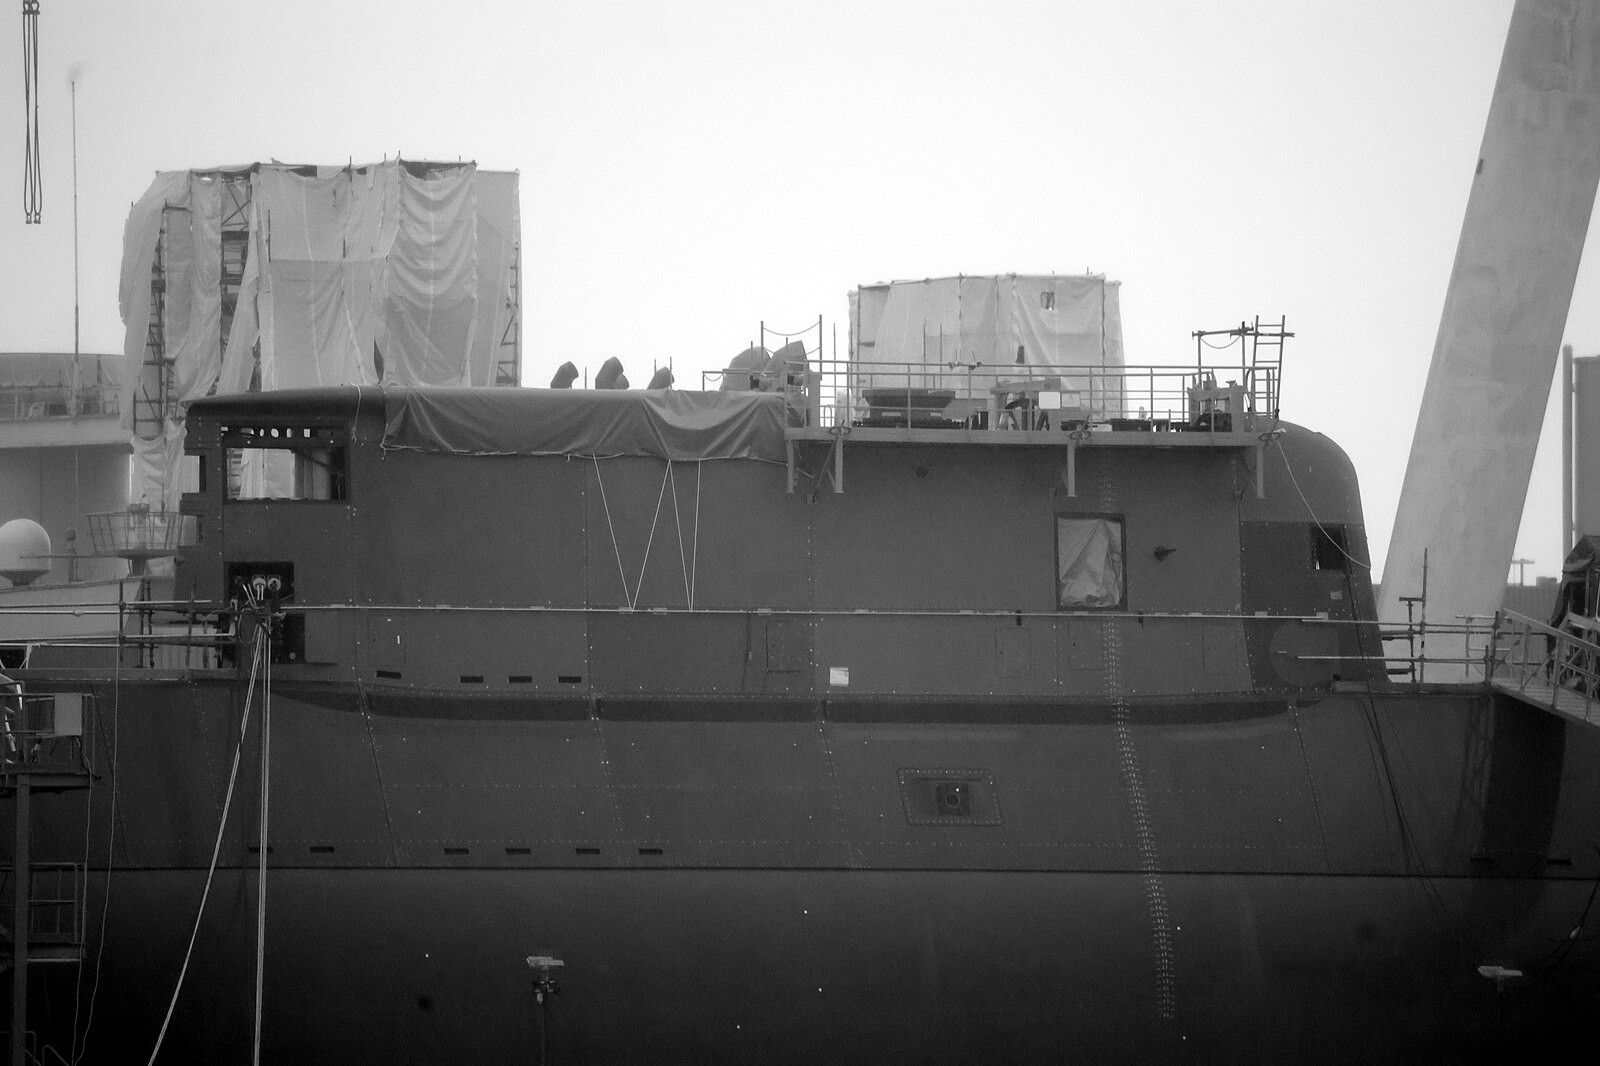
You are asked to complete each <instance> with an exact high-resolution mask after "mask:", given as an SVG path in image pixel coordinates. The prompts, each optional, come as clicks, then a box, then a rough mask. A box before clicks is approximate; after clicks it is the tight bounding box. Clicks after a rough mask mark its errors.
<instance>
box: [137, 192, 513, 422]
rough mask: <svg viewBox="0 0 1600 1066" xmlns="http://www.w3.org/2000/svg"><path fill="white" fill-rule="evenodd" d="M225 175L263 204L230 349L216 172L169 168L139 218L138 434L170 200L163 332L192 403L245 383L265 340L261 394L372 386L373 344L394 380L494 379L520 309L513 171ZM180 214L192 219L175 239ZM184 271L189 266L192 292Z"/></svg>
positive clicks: (256, 209) (254, 213) (255, 220)
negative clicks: (223, 312) (153, 294)
mask: <svg viewBox="0 0 1600 1066" xmlns="http://www.w3.org/2000/svg"><path fill="white" fill-rule="evenodd" d="M227 169H229V170H230V171H231V172H233V173H239V172H243V171H250V182H251V203H250V207H249V209H248V212H249V219H250V222H249V228H250V236H249V254H248V256H247V259H246V262H245V273H244V277H243V279H242V281H241V285H240V292H239V298H238V301H237V304H236V306H235V309H234V316H233V322H232V326H231V329H230V331H229V335H228V337H227V338H226V344H220V343H219V342H220V341H221V340H222V338H221V337H220V336H219V333H218V331H219V330H220V299H219V291H220V290H219V285H218V282H219V280H220V278H219V271H220V269H221V257H220V249H219V244H220V237H221V212H222V207H223V201H222V195H223V193H222V182H221V181H220V180H218V179H217V178H216V177H215V175H216V174H217V173H218V171H193V172H190V171H172V172H163V173H160V174H158V175H157V176H156V180H155V182H154V183H153V184H152V185H151V187H150V189H149V190H148V191H147V192H146V193H145V195H144V196H143V197H142V198H141V199H140V201H139V202H138V203H137V204H136V205H135V206H134V208H133V210H132V211H131V212H130V214H129V217H128V221H127V224H126V226H125V228H124V239H123V259H122V278H121V287H120V294H119V295H120V304H121V310H122V317H123V323H124V326H125V328H126V334H125V341H124V347H123V351H124V355H125V356H126V357H127V360H128V364H129V373H128V374H126V375H124V381H125V385H124V390H125V395H124V403H123V405H122V411H123V419H124V423H125V425H126V426H128V428H131V427H132V416H133V410H134V405H133V402H132V400H133V395H134V390H135V389H136V388H137V383H138V380H139V375H140V373H141V372H142V370H143V363H144V359H145V350H146V345H147V342H148V336H149V326H150V310H151V306H150V268H151V263H152V261H153V259H154V256H155V253H156V249H157V245H158V244H159V243H160V236H161V225H162V216H163V212H164V211H167V209H169V208H171V209H175V210H170V211H167V214H168V216H169V219H168V226H169V232H168V240H167V242H166V245H165V247H164V248H163V256H164V260H163V265H164V267H165V271H166V274H167V281H168V289H167V306H166V315H165V320H164V322H163V323H162V325H163V329H164V334H165V344H166V353H167V355H168V357H170V358H172V359H174V374H175V377H176V378H177V380H178V381H179V382H180V392H179V396H180V398H181V399H185V400H188V399H194V398H196V397H197V396H201V395H205V394H206V393H207V392H208V391H210V389H211V387H212V384H213V382H215V383H216V388H217V390H218V391H219V392H225V393H226V392H242V391H245V390H246V389H247V388H248V387H249V383H250V379H251V377H252V375H253V373H254V371H255V361H254V356H253V354H252V350H251V349H252V347H253V346H254V345H256V344H257V343H258V342H259V344H260V348H261V356H262V366H261V373H262V388H265V389H272V388H294V387H301V386H310V385H318V384H323V385H335V384H371V383H374V382H376V381H377V380H378V373H377V369H376V367H375V365H374V361H373V353H374V349H375V348H376V349H377V350H378V351H380V352H381V353H382V357H383V359H384V362H385V373H384V376H383V379H384V381H385V382H387V383H393V384H401V385H413V384H467V383H470V384H474V385H490V384H493V383H494V382H495V379H496V375H495V371H496V368H497V366H498V364H499V362H500V361H501V359H502V357H503V356H502V352H503V349H502V346H501V343H500V342H501V339H502V338H503V337H505V336H506V334H507V330H508V326H509V324H510V323H511V322H512V319H513V316H514V315H515V314H516V309H515V307H514V306H513V296H514V295H516V292H515V290H514V288H513V279H514V277H515V272H516V268H517V266H518V265H519V262H518V261H519V257H520V241H521V238H520V225H521V219H520V209H519V207H518V203H517V197H518V179H517V175H516V174H515V173H506V172H494V171H491V172H480V171H478V170H477V168H476V167H474V166H472V165H471V164H461V165H451V166H447V167H444V168H442V169H439V168H435V169H431V170H430V171H429V173H428V176H426V177H419V176H417V175H415V174H413V173H412V172H411V171H410V170H409V169H407V167H406V165H405V164H403V163H401V162H400V161H398V160H393V161H387V162H384V163H374V164H367V165H365V166H360V167H326V168H322V169H321V170H320V171H317V172H315V173H312V174H306V173H303V171H304V170H305V168H292V167H287V166H280V165H272V164H260V165H256V166H254V167H238V168H227ZM208 179H209V180H208ZM180 211H181V212H182V213H183V215H184V217H185V219H186V221H185V224H184V226H182V227H180V229H181V232H176V231H175V230H174V227H173V225H172V218H174V217H177V216H178V214H179V212H180ZM189 264H192V265H193V267H194V269H190V268H189V266H188V265H189ZM175 270H181V271H183V276H182V279H181V280H182V285H181V286H174V284H173V282H174V271H175ZM219 348H220V350H221V356H220V364H219V363H218V361H217V360H218V354H217V353H218V350H219ZM504 357H505V358H507V359H508V360H509V359H511V358H512V357H511V356H510V355H509V354H507V355H505V356H504Z"/></svg>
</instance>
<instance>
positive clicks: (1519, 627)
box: [1488, 611, 1600, 723]
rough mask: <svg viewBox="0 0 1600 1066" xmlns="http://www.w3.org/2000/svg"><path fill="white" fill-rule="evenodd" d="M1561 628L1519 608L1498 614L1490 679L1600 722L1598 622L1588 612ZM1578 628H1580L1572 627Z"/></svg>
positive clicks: (1541, 701)
mask: <svg viewBox="0 0 1600 1066" xmlns="http://www.w3.org/2000/svg"><path fill="white" fill-rule="evenodd" d="M1570 621H1571V622H1572V623H1573V629H1567V628H1561V629H1557V628H1554V627H1552V626H1547V625H1545V624H1543V623H1542V622H1536V621H1534V620H1533V619H1531V618H1528V617H1527V616H1525V615H1520V614H1518V613H1516V612H1515V611H1501V612H1500V613H1499V614H1498V615H1497V616H1496V618H1495V626H1494V639H1493V641H1492V643H1491V645H1490V648H1489V655H1488V670H1489V679H1490V680H1491V681H1492V682H1494V683H1495V684H1496V685H1497V687H1500V688H1505V689H1511V690H1513V691H1516V692H1518V693H1521V694H1522V695H1523V696H1525V697H1526V698H1527V699H1528V700H1530V701H1531V702H1534V703H1540V704H1546V705H1549V706H1552V707H1557V708H1559V709H1560V710H1561V711H1563V712H1564V713H1566V714H1569V715H1572V716H1573V717H1577V718H1581V719H1582V720H1583V721H1585V722H1590V723H1597V722H1600V642H1597V641H1596V640H1595V639H1594V638H1595V637H1596V636H1600V626H1596V624H1595V623H1594V622H1593V621H1591V620H1589V619H1584V618H1575V619H1571V620H1570ZM1574 630H1576V631H1574Z"/></svg>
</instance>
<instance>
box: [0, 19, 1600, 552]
mask: <svg viewBox="0 0 1600 1066" xmlns="http://www.w3.org/2000/svg"><path fill="white" fill-rule="evenodd" d="M15 6H16V5H15V2H14V3H13V7H15ZM40 7H41V16H40V20H39V27H40V29H39V40H40V46H39V47H40V64H39V67H40V76H39V81H40V95H41V104H40V113H39V122H40V129H41V141H42V146H43V158H42V171H43V180H44V206H43V224H42V225H38V226H25V225H23V212H22V188H23V160H22V156H23V151H22V149H23V143H24V128H23V117H24V111H23V99H22V90H21V85H20V83H21V82H22V77H21V67H22V56H21V44H20V37H19V36H14V37H13V38H12V40H11V41H9V42H0V85H3V86H10V88H9V89H7V90H6V92H7V93H10V94H11V96H10V99H9V100H7V99H0V294H3V295H0V351H34V350H37V351H48V350H57V351H70V350H71V349H72V344H73V325H72V321H73V315H72V310H73V198H74V194H73V180H72V175H73V158H72V129H73V126H72V120H71V103H70V102H71V93H70V90H69V80H72V79H73V78H75V79H76V84H77V94H76V98H77V127H76V128H77V214H78V249H79V252H78V255H79V282H78V298H79V301H80V306H81V309H82V310H81V342H80V343H81V348H82V350H83V351H86V352H118V351H121V350H122V345H123V326H122V323H121V321H120V318H119V314H118V308H117V279H118V272H119V267H120V257H121V243H122V227H123V223H124V221H125V219H126V217H127V214H128V209H129V207H130V205H131V204H132V202H133V201H134V200H135V199H137V198H138V197H139V196H140V195H141V194H142V193H143V192H144V191H145V189H146V188H147V187H148V186H149V185H150V183H151V181H152V179H153V177H154V175H155V173H156V172H157V171H159V170H177V169H185V168H190V167H208V166H214V165H219V164H231V163H247V162H253V161H257V160H261V161H265V160H269V159H277V160H280V161H283V162H294V163H320V164H339V163H343V162H346V161H348V160H352V159H353V160H354V161H355V162H357V163H360V162H369V161H374V160H379V159H382V158H385V157H393V156H394V155H396V154H397V153H398V154H400V155H403V156H404V157H406V158H412V159H458V158H460V159H470V160H475V161H476V162H477V163H478V165H479V166H481V167H484V168H489V169H497V170H517V171H519V172H520V173H521V206H522V256H523V275H524V282H525V289H524V297H523V300H524V302H523V314H524V325H523V340H524V375H523V379H524V382H525V383H527V384H530V385H544V384H546V383H547V382H548V380H549V378H550V376H551V375H552V374H553V372H554V369H555V367H556V366H558V365H559V364H560V363H562V362H564V361H566V360H572V361H573V362H575V363H577V364H578V365H579V366H580V367H587V368H588V369H589V370H590V371H591V373H592V372H593V371H594V370H596V369H598V368H599V366H600V364H601V363H602V362H604V360H605V359H606V358H608V357H610V356H613V355H615V356H618V357H619V358H621V359H622V361H623V363H624V365H625V366H626V367H627V369H628V373H629V375H630V377H631V378H632V379H633V380H634V381H636V382H642V381H644V380H647V379H648V378H649V376H650V373H649V371H650V369H651V368H652V367H654V366H656V365H661V364H666V363H668V362H669V361H670V362H671V364H672V365H673V367H674V369H675V373H676V376H677V379H678V382H679V384H680V385H689V384H691V383H693V382H695V381H698V378H699V373H698V372H699V371H700V370H704V369H711V368H714V367H719V366H722V365H724V364H725V362H726V360H727V359H729V358H730V357H731V356H732V355H734V354H736V353H737V352H738V351H740V350H741V349H743V348H744V347H745V346H746V345H747V344H748V343H749V342H750V341H751V340H753V339H754V338H755V337H756V336H757V332H758V329H759V326H760V323H762V322H763V321H764V322H766V323H767V324H768V325H769V326H774V327H776V328H779V329H782V330H794V329H798V328H801V327H802V326H804V325H805V324H807V323H810V322H814V321H815V320H816V318H817V316H818V315H821V316H822V317H823V319H824V333H825V336H826V337H827V339H828V343H829V346H830V350H831V345H832V340H833V338H834V336H835V335H837V337H838V339H839V346H840V347H839V351H840V353H841V355H842V354H843V353H844V351H845V347H846V343H847V336H848V306H847V302H846V294H847V292H848V291H849V290H850V289H851V288H853V287H855V286H856V285H858V284H861V283H864V282H875V281H884V280H890V279H896V278H921V277H937V276H942V275H951V274H958V273H961V274H991V273H1011V272H1017V273H1038V274H1048V273H1052V272H1054V273H1062V274H1071V273H1081V272H1084V271H1086V270H1087V271H1093V272H1096V273H1104V274H1106V275H1108V276H1109V277H1111V278H1113V279H1116V280H1118V281H1120V282H1121V283H1122V288H1121V302H1122V316H1123V328H1124V335H1125V339H1126V351H1127V361H1128V363H1130V364H1146V363H1149V364H1172V363H1184V362H1187V361H1190V360H1191V359H1192V357H1193V351H1194V346H1193V345H1194V342H1193V341H1192V340H1191V338H1190V334H1191V333H1192V331H1194V330H1197V329H1218V328H1227V327H1229V326H1232V325H1236V324H1237V323H1238V322H1240V321H1241V320H1247V319H1253V318H1254V317H1255V316H1256V315H1260V316H1262V317H1263V318H1264V319H1265V318H1271V319H1277V318H1278V317H1280V316H1286V317H1287V321H1288V328H1289V329H1290V330H1292V331H1293V332H1294V333H1295V337H1294V338H1293V339H1292V340H1290V341H1289V342H1288V345H1287V347H1286V349H1285V352H1284V371H1283V390H1282V406H1283V414H1284V417H1285V418H1287V419H1289V420H1291V421H1294V422H1297V423H1300V424H1302V425H1305V426H1307V427H1310V428H1312V429H1316V430H1319V431H1322V432H1325V433H1327V434H1329V435H1330V436H1332V437H1333V438H1334V439H1335V440H1337V441H1338V442H1339V443H1340V444H1342V445H1343V447H1344V448H1345V449H1346V451H1347V452H1349V454H1350V456H1351V458H1352V460H1353V461H1354V463H1355V465H1356V469H1357V471H1358V474H1359V476H1360V478H1361V482H1362V489H1363V494H1364V500H1365V507H1366V523H1367V531H1368V537H1369V542H1370V546H1371V552H1372V558H1373V560H1374V561H1375V563H1376V564H1377V569H1380V570H1381V566H1382V561H1383V558H1384V555H1385V553H1386V551H1387V545H1388V541H1389V533H1390V528H1391V526H1392V524H1393V520H1394V513H1395V508H1396V504H1397V501H1398V496H1399V492H1400V482H1401V478H1402V476H1403V473H1404V469H1405V464H1406V460H1407V457H1408V455H1409V451H1410V445H1411V436H1412V430H1413V428H1414V425H1415V420H1416V411H1417V407H1418V404H1419V402H1420V399H1421V396H1422V388H1423V383H1424V380H1425V378H1426V374H1427V368H1428V363H1429V360H1430V358H1431V356H1432V353H1433V345H1434V339H1435V336H1436V334H1437V332H1438V328H1439V318H1440V312H1441V309H1442V306H1443V301H1444V294H1445V289H1446V285H1447V283H1448V281H1449V276H1450V268H1451V264H1452V261H1453V259H1454V256H1455V250H1456V243H1457V239H1458V237H1459V235H1460V228H1461V219H1462V215H1463V212H1464V210H1465V207H1466V201H1467V194H1468V191H1469V187H1470V183H1471V179H1472V172H1473V168H1474V166H1475V165H1476V162H1477V156H1478V148H1479V145H1480V142H1481V141H1482V137H1483V128H1484V121H1485V118H1486V116H1487V114H1488V105H1489V99H1490V93H1491V90H1492V89H1493V86H1494V81H1495V76H1496V73H1497V71H1498V67H1499V62H1500V55H1501V51H1502V48H1503V46H1504V43H1505V32H1506V27H1507V24H1508V22H1509V19H1510V14H1511V8H1512V0H1406V2H1405V3H1395V2H1393V0H1337V2H1330V0H1208V2H1206V3H1203V4H1196V3H1193V2H1185V0H1149V2H1129V3H1116V4H1107V3H1104V2H1103V0H1099V2H1095V3H1079V2H1076V0H1055V2H1043V3H1032V2H1024V0H1000V2H998V3H995V4H989V5H977V4H973V3H970V2H963V3H945V2H943V0H919V2H914V3H899V2H870V0H849V2H840V3H828V2H806V0H790V2H786V3H783V4H781V5H780V4H768V3H761V2H752V0H744V2H734V3H723V2H696V0H677V2H674V3H659V4H657V3H644V2H631V3H605V2H592V0H591V2H585V3H582V4H577V3H571V2H570V0H569V2H562V3H549V2H540V0H512V2H503V3H502V2H475V0H463V2H461V3H458V4H454V5H440V4H436V3H422V2H413V0H377V2H374V0H360V2H354V0H315V2H307V0H274V2H273V3H272V4H265V5H264V4H241V3H233V2H229V0H209V2H196V0H153V2H148V3H138V4H133V3H127V2H125V0H124V2H117V0H78V2H71V0H41V4H40ZM17 24H18V20H16V19H15V16H13V19H12V20H11V25H12V26H13V29H12V31H10V32H11V33H12V34H16V32H17V31H16V28H15V27H16V26H17ZM1565 340H1566V341H1567V342H1568V343H1571V344H1573V345H1574V347H1575V349H1576V351H1577V353H1578V354H1579V355H1584V354H1600V254H1597V255H1595V256H1591V257H1588V258H1586V260H1585V263H1584V265H1583V267H1582V269H1581V270H1580V272H1579V277H1578V283H1577V290H1576V293H1575V295H1574V298H1573V304H1572V311H1571V314H1570V315H1569V319H1568V323H1567V336H1566V338H1565ZM1558 412H1559V400H1558V399H1556V398H1555V397H1553V398H1552V414H1555V413H1558ZM1558 425H1559V423H1558V421H1557V420H1555V419H1553V418H1550V419H1547V422H1546V431H1545V439H1544V440H1543V442H1542V443H1541V446H1540V453H1539V458H1538V461H1537V464H1536V470H1535V474H1534V478H1533V481H1532V483H1531V484H1530V488H1529V493H1528V502H1527V505H1526V507H1525V509H1524V513H1523V525H1522V532H1521V534H1520V536H1519V539H1518V544H1517V549H1516V557H1517V558H1524V559H1530V560H1532V565H1530V566H1528V567H1527V571H1526V572H1527V575H1528V578H1529V580H1530V581H1531V580H1532V578H1533V576H1534V575H1535V574H1554V573H1558V572H1559V567H1560V560H1561V557H1562V555H1563V554H1564V552H1565V545H1563V544H1562V534H1561V530H1560V525H1559V520H1560V518H1559V516H1560V506H1561V492H1560V458H1559V449H1560V438H1559V429H1558Z"/></svg>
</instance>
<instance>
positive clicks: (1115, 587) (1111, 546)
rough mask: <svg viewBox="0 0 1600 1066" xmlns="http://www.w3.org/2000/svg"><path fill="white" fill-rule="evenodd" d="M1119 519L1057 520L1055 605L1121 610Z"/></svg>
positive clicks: (1064, 518) (1105, 517) (1123, 596)
mask: <svg viewBox="0 0 1600 1066" xmlns="http://www.w3.org/2000/svg"><path fill="white" fill-rule="evenodd" d="M1122 558H1123V550H1122V519H1121V518H1116V517H1109V516H1105V515H1086V516H1071V517H1068V516H1066V515H1057V516H1056V603H1057V605H1059V606H1061V607H1064V608H1112V607H1121V606H1122V605H1123V602H1124V600H1125V598H1126V592H1127V589H1126V586H1125V583H1124V581H1123V568H1122Z"/></svg>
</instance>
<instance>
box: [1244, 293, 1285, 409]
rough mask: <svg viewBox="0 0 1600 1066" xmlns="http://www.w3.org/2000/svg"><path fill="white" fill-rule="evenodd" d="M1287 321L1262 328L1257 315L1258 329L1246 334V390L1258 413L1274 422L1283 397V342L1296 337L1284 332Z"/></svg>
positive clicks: (1255, 327)
mask: <svg viewBox="0 0 1600 1066" xmlns="http://www.w3.org/2000/svg"><path fill="white" fill-rule="evenodd" d="M1287 321H1288V319H1287V318H1279V319H1278V321H1277V322H1267V323H1265V324H1263V323H1262V321H1261V316H1260V315H1257V316H1256V321H1255V325H1254V326H1252V327H1247V328H1246V330H1245V331H1244V332H1245V335H1246V336H1247V337H1249V339H1250V365H1249V367H1248V368H1246V370H1245V374H1244V384H1245V388H1246V389H1247V390H1249V393H1250V396H1251V398H1252V400H1253V401H1254V403H1255V409H1256V411H1257V412H1258V413H1260V414H1264V415H1270V416H1272V417H1273V418H1277V417H1278V402H1279V397H1280V395H1281V391H1280V381H1281V375H1282V373H1283V342H1284V340H1285V339H1286V338H1288V337H1292V336H1294V334H1293V333H1290V332H1289V331H1288V330H1286V329H1284V325H1285V324H1286V323H1287Z"/></svg>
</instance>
